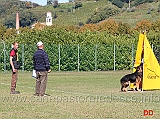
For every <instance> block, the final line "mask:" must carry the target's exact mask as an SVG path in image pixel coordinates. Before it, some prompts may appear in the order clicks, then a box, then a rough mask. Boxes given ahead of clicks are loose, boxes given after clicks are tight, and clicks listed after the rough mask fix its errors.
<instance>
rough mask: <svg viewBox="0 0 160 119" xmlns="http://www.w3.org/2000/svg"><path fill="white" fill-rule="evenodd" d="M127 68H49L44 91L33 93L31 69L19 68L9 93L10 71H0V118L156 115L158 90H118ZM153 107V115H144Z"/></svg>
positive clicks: (87, 118) (132, 118) (108, 118)
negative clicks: (13, 89) (14, 89)
mask: <svg viewBox="0 0 160 119" xmlns="http://www.w3.org/2000/svg"><path fill="white" fill-rule="evenodd" d="M130 72H131V71H115V72H114V71H106V72H52V73H50V74H49V77H48V84H47V89H46V93H47V94H50V95H51V96H49V97H36V96H33V94H34V91H35V79H34V78H32V77H31V72H19V75H18V82H17V90H19V91H20V92H21V94H20V95H10V94H9V93H10V80H11V73H10V72H7V73H0V87H1V88H0V119H138V118H139V119H143V118H152V119H159V117H160V91H159V90H154V91H143V92H136V91H135V92H134V91H129V92H127V93H124V92H119V91H120V83H119V80H120V78H121V77H122V76H123V75H125V74H127V73H130ZM144 110H153V111H154V115H153V116H148V117H147V116H144V115H143V111H144Z"/></svg>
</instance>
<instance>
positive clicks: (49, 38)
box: [0, 20, 160, 44]
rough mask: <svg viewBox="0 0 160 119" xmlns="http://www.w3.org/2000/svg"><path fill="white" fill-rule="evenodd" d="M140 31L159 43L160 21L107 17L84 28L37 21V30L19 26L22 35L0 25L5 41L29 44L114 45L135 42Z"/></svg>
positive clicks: (1, 36) (2, 37)
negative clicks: (123, 19) (137, 20)
mask: <svg viewBox="0 0 160 119" xmlns="http://www.w3.org/2000/svg"><path fill="white" fill-rule="evenodd" d="M140 30H147V34H148V35H149V37H150V38H149V39H150V41H151V42H152V43H153V44H158V43H160V40H159V39H160V33H159V31H160V21H155V22H152V23H151V22H150V21H147V20H142V21H140V22H138V23H137V25H136V27H135V28H132V27H131V26H130V25H129V24H127V23H122V22H119V23H117V22H115V21H114V20H106V21H103V22H100V23H99V24H86V25H84V26H82V27H74V26H55V25H52V26H50V27H47V26H42V25H41V24H37V26H35V28H34V29H30V28H29V27H25V28H20V34H19V35H17V33H16V31H15V29H6V28H5V27H4V26H3V25H1V26H0V39H2V40H3V41H5V42H6V43H12V42H14V41H15V40H16V41H18V42H20V43H27V44H34V43H35V42H38V41H39V40H43V41H45V42H46V43H49V44H112V43H113V42H115V41H116V43H118V44H130V42H132V43H133V44H135V43H136V42H137V40H136V41H135V39H137V36H138V33H139V32H140ZM131 39H132V40H131ZM130 40H131V41H130Z"/></svg>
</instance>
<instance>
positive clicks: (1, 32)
mask: <svg viewBox="0 0 160 119" xmlns="http://www.w3.org/2000/svg"><path fill="white" fill-rule="evenodd" d="M5 31H6V28H5V27H4V26H3V25H2V24H0V39H2V38H3V35H4V33H5Z"/></svg>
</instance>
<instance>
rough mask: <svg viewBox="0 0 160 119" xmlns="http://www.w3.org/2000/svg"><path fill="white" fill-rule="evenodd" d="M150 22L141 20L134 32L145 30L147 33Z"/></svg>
mask: <svg viewBox="0 0 160 119" xmlns="http://www.w3.org/2000/svg"><path fill="white" fill-rule="evenodd" d="M151 25H152V24H151V22H150V21H148V20H142V21H140V22H138V23H137V25H136V30H137V31H142V30H146V31H149V30H150V28H151Z"/></svg>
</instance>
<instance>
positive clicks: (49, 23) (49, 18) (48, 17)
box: [46, 12, 52, 26]
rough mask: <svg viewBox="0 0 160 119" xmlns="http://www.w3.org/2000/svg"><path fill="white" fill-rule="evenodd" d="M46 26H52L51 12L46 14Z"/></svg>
mask: <svg viewBox="0 0 160 119" xmlns="http://www.w3.org/2000/svg"><path fill="white" fill-rule="evenodd" d="M46 25H47V26H51V25H52V14H51V12H47V16H46Z"/></svg>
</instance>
